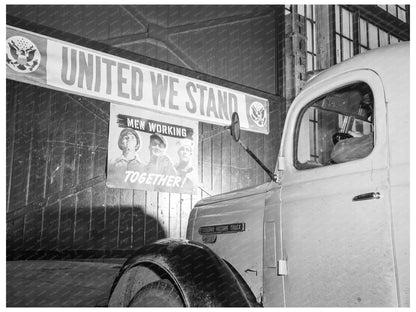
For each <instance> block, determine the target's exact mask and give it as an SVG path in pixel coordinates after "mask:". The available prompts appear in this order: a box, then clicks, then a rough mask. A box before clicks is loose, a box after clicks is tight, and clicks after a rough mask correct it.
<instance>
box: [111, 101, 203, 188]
mask: <svg viewBox="0 0 416 312" xmlns="http://www.w3.org/2000/svg"><path fill="white" fill-rule="evenodd" d="M197 183H198V122H196V121H192V120H187V119H185V118H179V117H176V116H170V115H163V114H155V113H154V112H151V111H147V110H144V109H140V108H134V107H130V106H125V105H118V104H115V103H111V107H110V126H109V137H108V157H107V186H108V187H111V188H123V189H139V190H152V191H159V192H170V193H186V194H195V193H196V188H197V185H198V184H197Z"/></svg>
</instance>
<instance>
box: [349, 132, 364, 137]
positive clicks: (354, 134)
mask: <svg viewBox="0 0 416 312" xmlns="http://www.w3.org/2000/svg"><path fill="white" fill-rule="evenodd" d="M348 134H350V135H351V136H353V137H354V138H359V137H362V136H363V134H362V133H361V132H358V131H352V130H350V131H348Z"/></svg>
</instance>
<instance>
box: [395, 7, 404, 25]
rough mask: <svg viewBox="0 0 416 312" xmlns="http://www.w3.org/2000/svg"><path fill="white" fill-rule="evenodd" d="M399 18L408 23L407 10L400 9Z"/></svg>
mask: <svg viewBox="0 0 416 312" xmlns="http://www.w3.org/2000/svg"><path fill="white" fill-rule="evenodd" d="M397 17H398V18H399V19H400V20H402V21H403V22H405V23H406V10H403V9H401V8H399V9H398V12H397Z"/></svg>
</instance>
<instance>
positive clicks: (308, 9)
mask: <svg viewBox="0 0 416 312" xmlns="http://www.w3.org/2000/svg"><path fill="white" fill-rule="evenodd" d="M306 17H307V18H310V19H313V15H312V5H307V6H306Z"/></svg>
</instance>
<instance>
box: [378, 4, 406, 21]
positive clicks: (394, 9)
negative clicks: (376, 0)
mask: <svg viewBox="0 0 416 312" xmlns="http://www.w3.org/2000/svg"><path fill="white" fill-rule="evenodd" d="M378 6H379V7H380V8H382V9H383V10H385V11H387V12H389V13H390V14H391V15H393V16H395V17H397V18H398V19H400V20H401V21H403V22H405V23H407V9H406V6H405V5H397V4H396V5H386V4H379V5H378Z"/></svg>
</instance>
